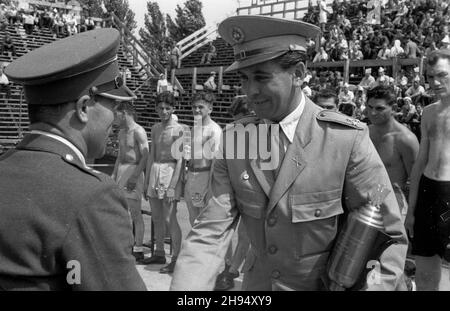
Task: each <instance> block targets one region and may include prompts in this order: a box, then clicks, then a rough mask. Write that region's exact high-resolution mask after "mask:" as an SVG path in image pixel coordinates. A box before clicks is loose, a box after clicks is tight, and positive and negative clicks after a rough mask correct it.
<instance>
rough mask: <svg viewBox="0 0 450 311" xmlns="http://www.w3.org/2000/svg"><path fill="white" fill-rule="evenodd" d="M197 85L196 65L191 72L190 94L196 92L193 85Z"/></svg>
mask: <svg viewBox="0 0 450 311" xmlns="http://www.w3.org/2000/svg"><path fill="white" fill-rule="evenodd" d="M196 86H197V67H194V71H193V72H192V94H195V93H196V90H195V87H196Z"/></svg>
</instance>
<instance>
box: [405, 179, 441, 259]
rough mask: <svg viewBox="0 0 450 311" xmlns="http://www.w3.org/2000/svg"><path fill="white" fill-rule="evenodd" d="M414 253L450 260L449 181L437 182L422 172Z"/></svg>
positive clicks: (415, 226)
mask: <svg viewBox="0 0 450 311" xmlns="http://www.w3.org/2000/svg"><path fill="white" fill-rule="evenodd" d="M414 218H415V223H414V238H413V239H412V254H413V255H418V256H423V257H432V256H434V255H439V256H440V257H444V258H445V259H446V260H449V258H448V257H449V255H450V252H449V251H447V254H446V246H447V244H449V243H450V181H436V180H433V179H430V178H427V177H426V176H425V175H422V177H421V179H420V182H419V193H418V197H417V204H416V209H415V211H414Z"/></svg>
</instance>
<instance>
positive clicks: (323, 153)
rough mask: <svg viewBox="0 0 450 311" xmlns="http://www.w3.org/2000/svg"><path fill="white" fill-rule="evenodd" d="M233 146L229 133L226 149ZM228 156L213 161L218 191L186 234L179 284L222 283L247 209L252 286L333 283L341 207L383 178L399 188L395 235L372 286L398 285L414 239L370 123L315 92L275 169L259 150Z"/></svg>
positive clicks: (248, 286) (388, 227) (386, 214)
mask: <svg viewBox="0 0 450 311" xmlns="http://www.w3.org/2000/svg"><path fill="white" fill-rule="evenodd" d="M227 129H228V130H229V127H227ZM227 129H226V130H227ZM226 137H227V135H226V133H224V135H223V139H226ZM245 144H246V146H247V147H248V145H249V142H248V140H247V141H246V142H245ZM224 146H226V147H224ZM227 147H229V146H228V144H226V143H223V148H222V152H223V153H226V150H225V149H226V148H227ZM221 158H223V159H217V160H216V161H215V164H214V172H213V176H212V180H211V187H210V191H211V195H212V197H211V199H210V201H209V203H208V204H207V207H206V208H205V209H204V211H203V212H202V213H201V214H200V216H199V217H198V219H197V221H196V222H195V224H194V226H193V228H192V230H191V232H190V233H189V234H188V236H187V238H186V240H185V241H184V242H183V245H182V249H181V253H180V255H179V257H178V260H177V265H176V268H175V272H174V277H173V280H172V284H171V289H172V290H212V289H213V288H214V282H215V278H216V275H217V273H218V270H219V268H220V266H221V264H223V258H224V256H225V253H226V250H227V246H228V244H229V242H230V240H231V237H232V234H233V231H234V228H235V226H236V224H237V222H238V218H239V216H240V217H242V220H243V222H244V225H245V226H246V229H247V232H248V236H249V238H250V241H251V249H250V252H249V255H248V257H247V259H246V263H245V265H244V267H243V270H244V272H245V275H244V283H243V289H244V290H292V289H293V290H322V289H325V288H326V284H327V282H328V279H327V273H326V268H327V263H328V259H329V256H330V252H331V251H332V247H333V243H334V241H335V239H336V237H337V235H338V233H339V232H338V220H339V217H340V216H342V215H343V213H344V211H345V210H347V212H348V211H351V210H353V209H357V208H358V207H360V206H362V205H364V204H365V203H367V201H368V199H367V195H368V194H369V193H371V192H373V190H374V189H375V188H376V186H377V184H382V185H386V186H387V187H388V189H390V190H391V192H390V194H389V195H388V196H387V198H386V199H385V201H384V203H383V204H382V206H381V212H382V214H383V222H384V226H385V232H386V233H387V234H388V235H389V236H390V237H391V238H392V239H394V240H395V242H396V243H395V244H393V245H391V246H389V247H388V248H387V249H386V250H385V251H384V252H383V253H382V255H381V257H380V269H379V271H377V272H380V275H379V280H380V281H379V282H367V284H366V285H365V286H364V288H363V289H366V290H393V289H395V288H396V287H397V285H398V284H399V282H400V276H401V275H402V273H403V267H404V261H405V256H406V250H407V239H406V234H405V230H404V227H403V224H402V221H401V216H400V211H399V207H398V204H397V201H396V199H395V195H394V193H393V191H392V187H391V184H390V181H389V177H388V175H387V172H386V170H385V168H384V165H383V163H382V161H381V159H380V157H379V155H378V153H377V152H376V150H375V147H374V146H373V144H372V142H371V141H370V138H369V135H368V129H367V126H365V125H363V124H359V123H358V122H357V121H356V120H354V119H350V118H349V117H347V116H344V115H342V114H340V113H337V112H329V111H324V110H322V109H321V108H319V107H318V106H316V105H315V104H314V103H313V102H311V101H310V100H308V99H307V100H306V105H305V108H304V111H303V113H302V115H301V117H300V120H299V122H298V126H297V129H296V134H295V137H294V142H293V143H292V144H290V145H289V147H288V149H287V151H286V154H285V156H284V160H283V162H282V165H281V169H280V172H279V174H278V177H277V178H276V179H275V178H274V177H273V176H274V175H273V174H272V172H271V171H267V170H262V169H261V161H260V160H259V159H248V158H247V159H227V158H226V156H225V155H222V157H221ZM369 283H370V284H369Z"/></svg>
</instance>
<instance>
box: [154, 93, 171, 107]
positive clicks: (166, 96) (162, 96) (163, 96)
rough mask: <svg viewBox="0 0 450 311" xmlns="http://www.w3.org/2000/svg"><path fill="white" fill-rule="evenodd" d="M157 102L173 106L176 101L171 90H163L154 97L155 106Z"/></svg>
mask: <svg viewBox="0 0 450 311" xmlns="http://www.w3.org/2000/svg"><path fill="white" fill-rule="evenodd" d="M159 103H165V104H168V105H170V106H172V107H175V105H176V101H175V96H174V95H173V93H172V92H169V91H165V92H162V93H159V94H158V95H157V96H156V98H155V106H157V105H158V104H159Z"/></svg>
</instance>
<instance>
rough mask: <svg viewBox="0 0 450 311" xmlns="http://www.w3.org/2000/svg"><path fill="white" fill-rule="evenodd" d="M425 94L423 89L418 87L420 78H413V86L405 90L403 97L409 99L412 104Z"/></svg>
mask: <svg viewBox="0 0 450 311" xmlns="http://www.w3.org/2000/svg"><path fill="white" fill-rule="evenodd" d="M424 94H425V89H424V87H423V86H421V85H420V78H419V77H415V78H414V81H413V85H411V87H410V88H409V89H407V90H406V92H405V95H406V96H408V97H410V98H411V99H412V100H413V102H416V101H417V100H418V98H419V97H420V96H422V95H424Z"/></svg>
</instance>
